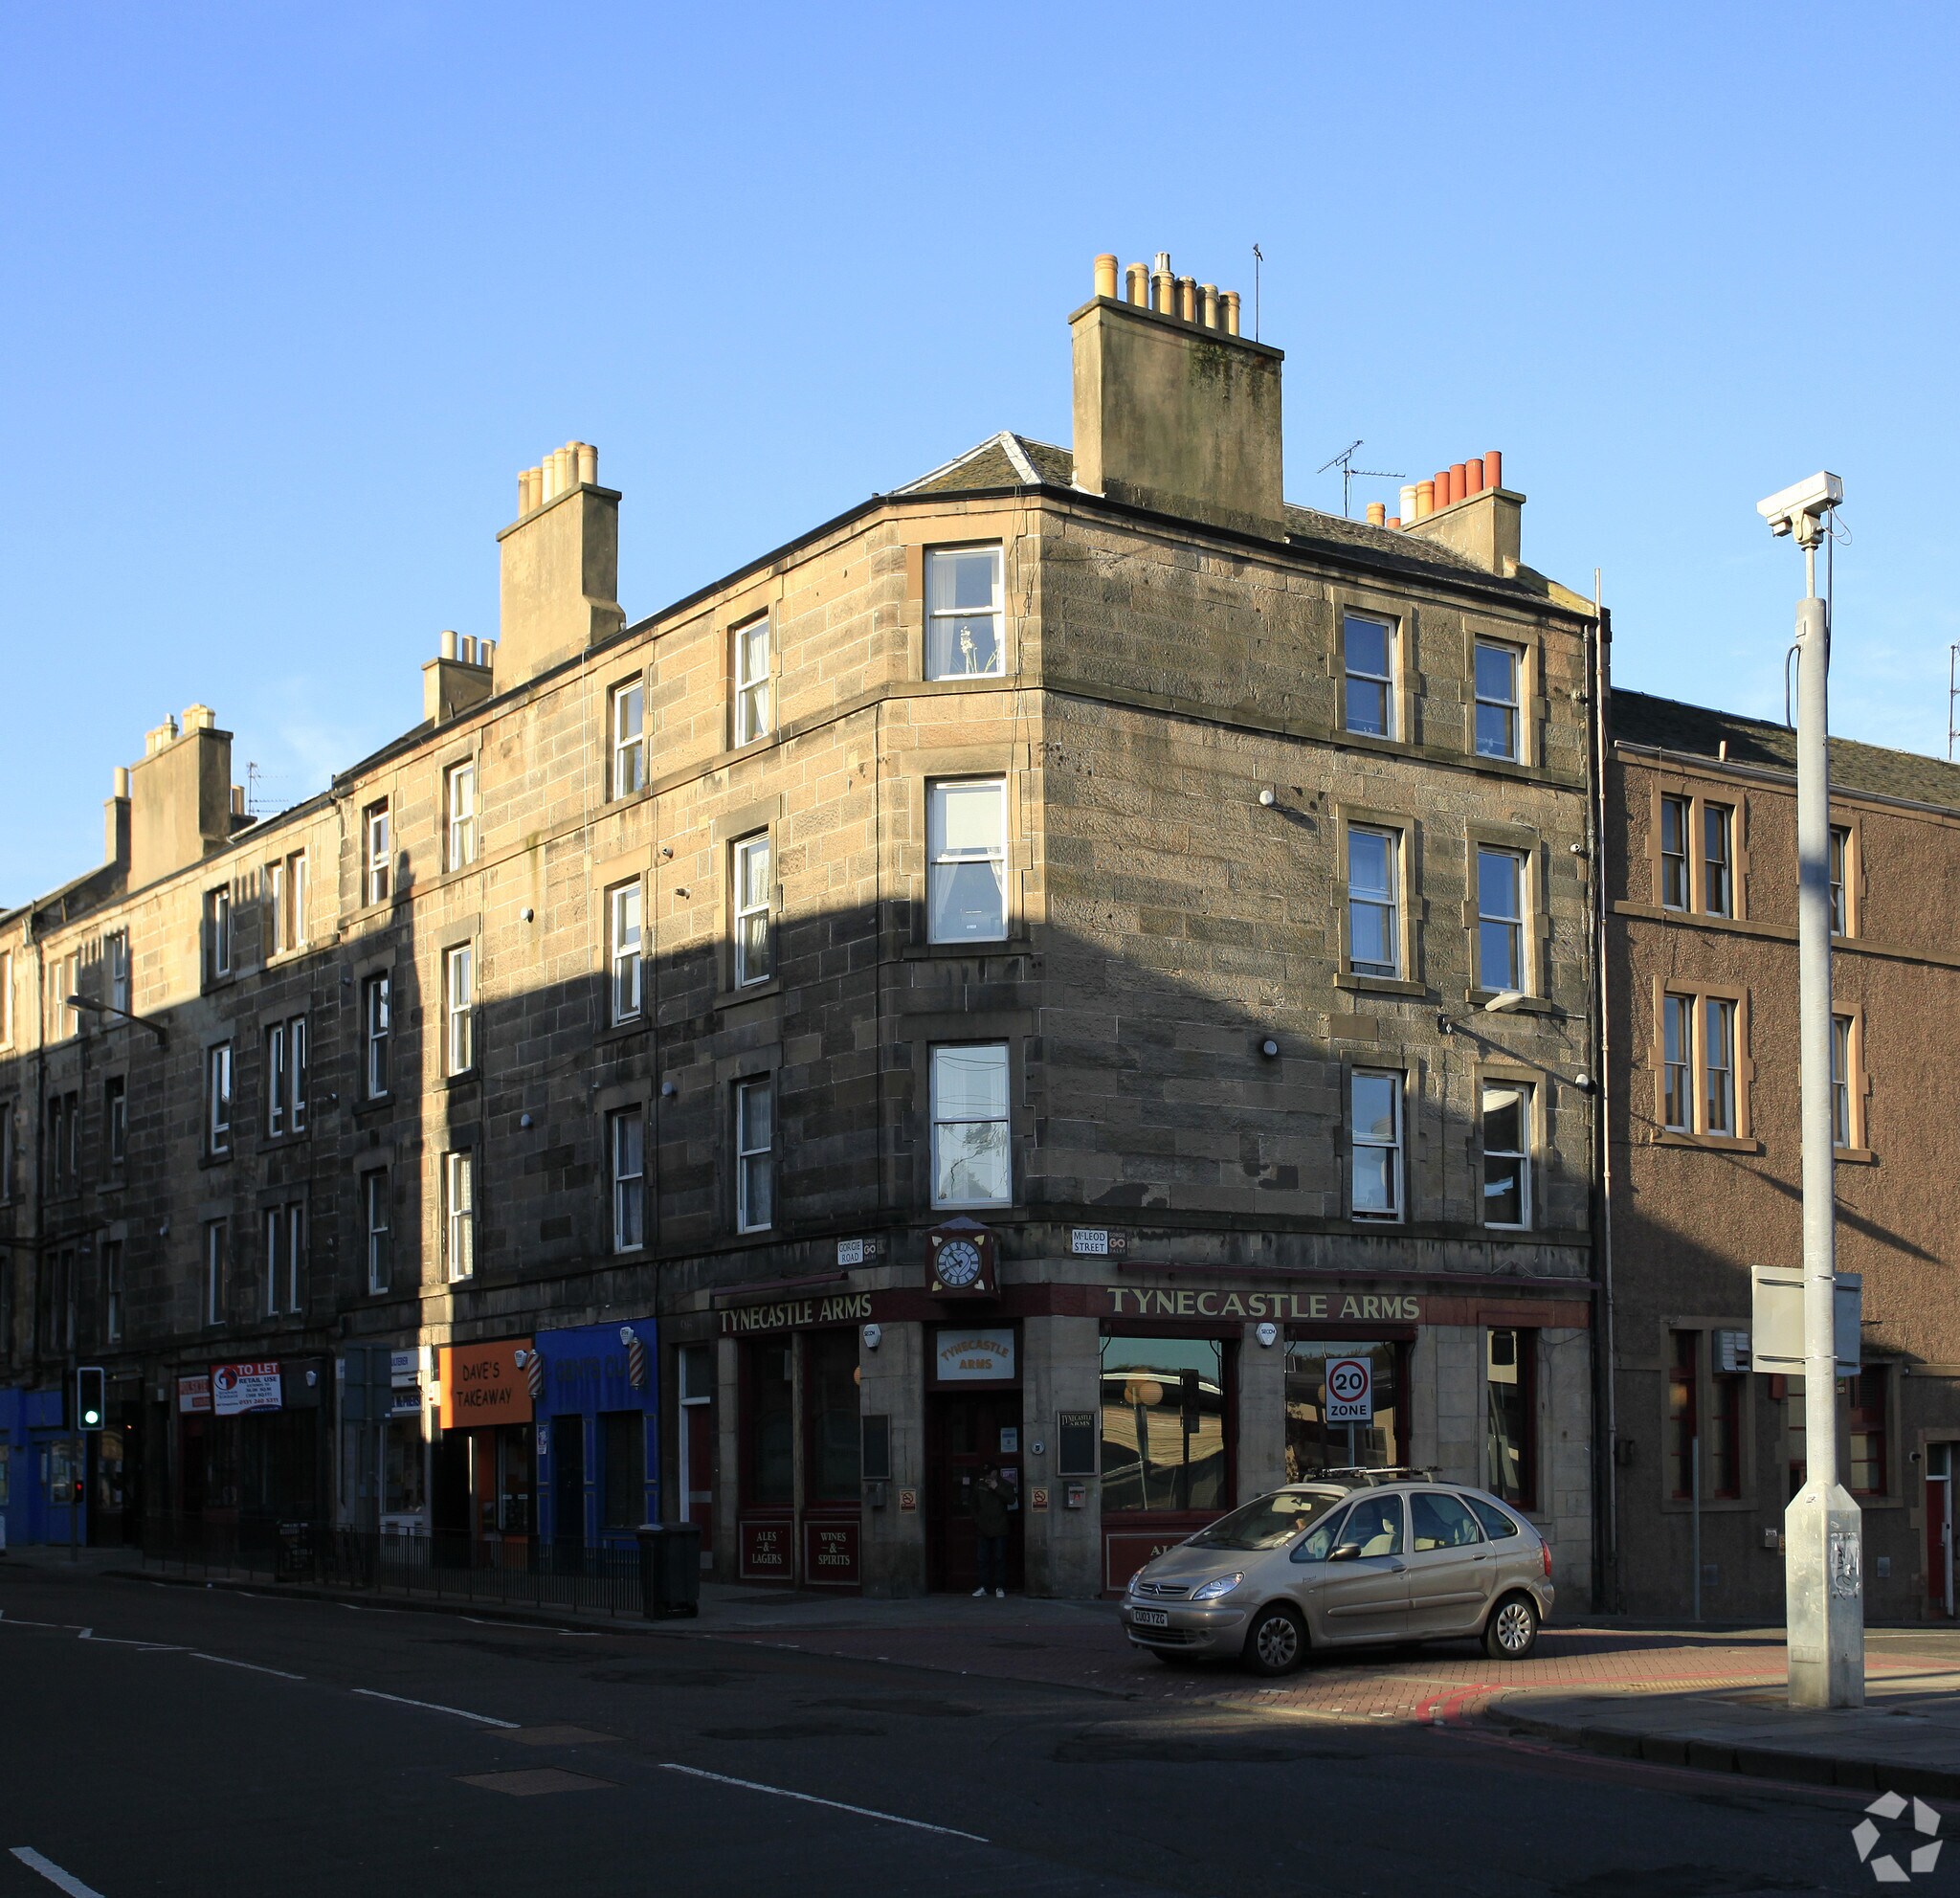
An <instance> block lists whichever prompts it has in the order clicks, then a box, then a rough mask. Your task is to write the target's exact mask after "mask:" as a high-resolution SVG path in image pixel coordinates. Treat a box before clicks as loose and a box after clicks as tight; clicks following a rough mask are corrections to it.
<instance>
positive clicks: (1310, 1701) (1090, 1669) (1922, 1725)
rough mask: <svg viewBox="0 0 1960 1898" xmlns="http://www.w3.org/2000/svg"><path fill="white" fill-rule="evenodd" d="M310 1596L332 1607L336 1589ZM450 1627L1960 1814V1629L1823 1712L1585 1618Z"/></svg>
mask: <svg viewBox="0 0 1960 1898" xmlns="http://www.w3.org/2000/svg"><path fill="white" fill-rule="evenodd" d="M8 1559H9V1560H10V1562H11V1563H14V1564H15V1565H16V1566H18V1565H21V1564H22V1563H23V1562H25V1563H26V1564H28V1565H32V1566H35V1567H45V1568H47V1569H50V1570H59V1569H60V1568H62V1567H64V1566H66V1565H67V1564H68V1556H67V1553H66V1552H62V1551H32V1552H29V1551H23V1552H17V1553H16V1554H15V1555H14V1556H11V1557H10V1558H8ZM128 1561H129V1558H128V1556H127V1555H126V1554H124V1553H123V1552H116V1551H84V1552H82V1556H81V1562H82V1565H83V1566H84V1567H85V1568H86V1569H89V1570H91V1571H95V1572H98V1573H103V1574H114V1573H116V1572H118V1571H119V1570H124V1569H127V1567H128ZM252 1586H253V1587H254V1588H255V1589H258V1590H261V1591H263V1592H269V1593H281V1594H283V1593H288V1592H290V1593H293V1594H296V1595H297V1594H301V1593H303V1592H302V1591H297V1590H295V1591H287V1590H284V1589H279V1590H276V1591H275V1590H269V1589H266V1587H265V1585H264V1584H262V1583H254V1584H252ZM312 1593H316V1594H325V1595H327V1596H328V1597H329V1598H331V1592H330V1591H313V1592H312ZM417 1605H421V1604H417ZM427 1605H429V1606H432V1607H433V1606H434V1604H427ZM444 1612H451V1613H456V1612H460V1613H464V1614H466V1615H470V1616H472V1617H474V1618H476V1619H483V1618H486V1617H487V1618H490V1619H498V1620H502V1621H506V1622H508V1623H510V1624H512V1625H518V1624H524V1623H530V1624H536V1625H546V1626H555V1625H583V1626H590V1627H600V1626H604V1627H608V1628H610V1629H612V1630H613V1631H615V1632H620V1633H623V1634H628V1635H654V1636H659V1637H664V1638H666V1639H668V1640H675V1641H700V1642H706V1643H712V1644H737V1645H741V1646H746V1647H751V1648H761V1649H769V1648H773V1649H779V1650H782V1651H785V1652H791V1653H801V1654H810V1655H823V1656H827V1657H830V1658H832V1659H835V1660H841V1661H856V1662H865V1663H871V1664H883V1665H893V1666H902V1667H913V1668H922V1669H926V1670H930V1671H933V1672H938V1673H948V1674H956V1675H960V1676H965V1677H969V1678H973V1679H979V1678H988V1679H994V1680H1005V1681H1019V1682H1024V1683H1027V1684H1030V1685H1033V1686H1045V1687H1051V1688H1062V1689H1069V1690H1073V1691H1076V1692H1087V1693H1092V1694H1096V1695H1101V1696H1104V1697H1107V1698H1109V1699H1112V1700H1121V1701H1126V1702H1132V1703H1134V1702H1144V1703H1148V1704H1152V1705H1158V1706H1164V1705H1182V1706H1190V1707H1196V1706H1200V1705H1204V1706H1213V1707H1218V1708H1235V1709H1239V1710H1244V1711H1263V1712H1265V1713H1269V1714H1280V1715H1288V1716H1295V1717H1302V1718H1307V1719H1312V1720H1316V1721H1324V1722H1329V1723H1333V1724H1351V1723H1358V1722H1369V1723H1386V1724H1388V1725H1391V1726H1414V1727H1442V1728H1450V1729H1456V1730H1459V1731H1470V1730H1480V1731H1487V1732H1491V1733H1495V1734H1502V1735H1505V1736H1509V1737H1512V1738H1515V1739H1518V1740H1522V1741H1526V1742H1537V1743H1550V1744H1552V1745H1555V1746H1560V1747H1572V1748H1578V1749H1582V1750H1584V1751H1587V1752H1590V1753H1600V1754H1605V1755H1609V1756H1611V1757H1615V1758H1620V1759H1627V1760H1639V1761H1644V1762H1647V1763H1649V1764H1653V1765H1659V1766H1669V1767H1689V1768H1693V1769H1696V1770H1698V1771H1704V1772H1714V1773H1724V1774H1734V1775H1742V1776H1744V1777H1749V1778H1758V1779H1774V1780H1781V1781H1786V1782H1794V1783H1800V1784H1807V1785H1826V1786H1838V1787H1842V1788H1845V1789H1847V1790H1863V1791H1878V1792H1895V1793H1902V1794H1907V1795H1917V1796H1919V1797H1922V1798H1939V1799H1951V1800H1960V1628H1952V1629H1943V1628H1941V1627H1938V1626H1928V1627H1922V1628H1890V1629H1872V1630H1870V1631H1868V1633H1867V1637H1866V1656H1865V1659H1866V1705H1865V1706H1864V1707H1862V1708H1842V1709H1830V1710H1810V1709H1795V1708H1790V1707H1789V1706H1787V1705H1786V1704H1785V1702H1784V1697H1783V1691H1782V1688H1783V1682H1784V1665H1785V1662H1784V1647H1783V1635H1782V1631H1781V1630H1780V1629H1777V1628H1723V1629H1716V1628H1687V1629H1683V1628H1678V1627H1674V1628H1671V1627H1655V1626H1651V1625H1642V1624H1633V1623H1616V1622H1612V1621H1606V1620H1589V1621H1586V1622H1582V1623H1578V1624H1574V1625H1553V1626H1551V1627H1548V1628H1547V1629H1545V1630H1544V1632H1543V1633H1542V1634H1541V1636H1540V1639H1539V1644H1538V1648H1537V1651H1536V1652H1535V1653H1534V1654H1533V1656H1532V1657H1531V1659H1529V1660H1528V1661H1525V1662H1518V1663H1502V1662H1493V1661H1491V1660H1489V1659H1487V1658H1486V1657H1485V1656H1484V1654H1483V1652H1482V1650H1481V1647H1480V1646H1479V1645H1478V1644H1476V1643H1474V1642H1469V1641H1459V1642H1443V1643H1437V1644H1433V1645H1429V1646H1421V1647H1416V1646H1406V1647H1397V1648H1385V1649H1377V1650H1364V1651H1361V1652H1358V1653H1355V1654H1352V1655H1342V1656H1338V1657H1315V1658H1314V1659H1313V1660H1311V1661H1310V1662H1309V1663H1308V1664H1307V1666H1306V1667H1304V1668H1303V1669H1302V1670H1301V1671H1300V1672H1299V1673H1297V1674H1293V1675H1290V1676H1288V1677H1286V1678H1284V1679H1282V1680H1280V1681H1265V1680H1259V1679H1257V1678H1255V1677H1253V1676H1251V1675H1248V1674H1244V1673H1241V1672H1239V1671H1238V1670H1236V1669H1235V1668H1230V1667H1218V1666H1210V1667H1200V1666H1167V1665H1166V1664H1164V1663H1163V1662H1161V1661H1160V1660H1159V1659H1158V1658H1157V1657H1156V1656H1154V1655H1151V1654H1147V1653H1144V1652H1142V1651H1140V1650H1138V1649H1135V1648H1132V1647H1131V1646H1129V1644H1128V1643H1127V1642H1126V1641H1125V1640H1124V1638H1123V1635H1122V1632H1121V1629H1120V1627H1119V1625H1118V1622H1117V1614H1116V1604H1115V1603H1114V1602H1111V1601H1059V1600H1048V1599H1040V1598H1035V1597H1020V1596H1015V1597H1009V1598H1008V1599H1006V1600H996V1599H994V1598H992V1597H986V1598H983V1599H978V1600H976V1599H973V1598H972V1597H967V1596H921V1597H909V1598H904V1599H899V1600H870V1599H866V1598H865V1597H858V1596H827V1595H819V1594H815V1593H801V1592H791V1591H786V1590H782V1589H770V1588H757V1587H750V1586H741V1585H727V1584H719V1583H715V1582H703V1584H702V1604H701V1613H700V1616H699V1618H698V1619H687V1620H670V1621H662V1622H657V1623H652V1624H648V1623H640V1622H631V1621H628V1622H620V1621H616V1620H612V1619H609V1618H606V1617H579V1616H574V1615H567V1614H561V1613H557V1612H551V1611H547V1612H544V1613H541V1614H533V1615H523V1614H516V1613H513V1612H511V1611H507V1610H503V1609H501V1608H493V1607H471V1608H463V1609H457V1606H456V1605H455V1604H453V1603H452V1604H445V1610H444Z"/></svg>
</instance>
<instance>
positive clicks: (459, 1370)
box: [437, 1338, 531, 1430]
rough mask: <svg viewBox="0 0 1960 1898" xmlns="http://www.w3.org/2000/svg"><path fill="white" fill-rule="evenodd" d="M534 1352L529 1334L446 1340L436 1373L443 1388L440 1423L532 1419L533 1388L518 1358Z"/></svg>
mask: <svg viewBox="0 0 1960 1898" xmlns="http://www.w3.org/2000/svg"><path fill="white" fill-rule="evenodd" d="M520 1351H522V1352H523V1355H524V1358H525V1360H526V1361H528V1360H529V1358H530V1354H531V1341H530V1339H528V1338H501V1339H499V1340H498V1342H497V1343H496V1344H494V1345H444V1346H443V1347H442V1355H441V1358H440V1360H439V1362H440V1366H441V1369H440V1371H439V1373H437V1374H438V1376H439V1378H440V1382H441V1387H442V1427H443V1429H445V1430H477V1429H480V1428H482V1427H483V1426H484V1425H486V1424H492V1423H528V1422H530V1420H531V1387H530V1382H529V1380H528V1379H527V1378H526V1377H525V1376H524V1373H523V1365H521V1364H519V1362H518V1353H519V1352H520Z"/></svg>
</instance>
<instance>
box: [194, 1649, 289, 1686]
mask: <svg viewBox="0 0 1960 1898" xmlns="http://www.w3.org/2000/svg"><path fill="white" fill-rule="evenodd" d="M190 1658H191V1660H193V1661H215V1662H216V1663H217V1664H218V1665H219V1666H220V1667H243V1668H244V1669H245V1670H246V1671H247V1672H248V1673H252V1674H271V1675H274V1676H276V1677H277V1678H278V1679H279V1680H281V1681H303V1680H304V1679H305V1678H306V1676H305V1675H304V1674H288V1673H287V1672H286V1670H285V1669H284V1668H283V1667H261V1666H259V1665H258V1664H257V1663H256V1662H255V1661H234V1660H232V1659H231V1657H230V1656H229V1655H223V1654H206V1653H205V1652H204V1650H203V1649H202V1648H196V1647H193V1648H192V1649H191V1650H190Z"/></svg>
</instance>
